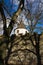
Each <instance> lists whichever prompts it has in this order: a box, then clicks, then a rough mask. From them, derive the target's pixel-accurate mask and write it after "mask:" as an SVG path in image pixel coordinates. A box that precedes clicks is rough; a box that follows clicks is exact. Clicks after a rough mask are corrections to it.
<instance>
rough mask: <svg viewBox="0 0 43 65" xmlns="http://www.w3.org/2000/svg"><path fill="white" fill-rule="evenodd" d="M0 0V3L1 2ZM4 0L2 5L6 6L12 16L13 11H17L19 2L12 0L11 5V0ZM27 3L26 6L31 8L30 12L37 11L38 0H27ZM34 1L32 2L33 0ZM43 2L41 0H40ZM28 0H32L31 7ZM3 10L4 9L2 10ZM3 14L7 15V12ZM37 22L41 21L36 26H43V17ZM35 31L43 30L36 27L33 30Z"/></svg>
mask: <svg viewBox="0 0 43 65" xmlns="http://www.w3.org/2000/svg"><path fill="white" fill-rule="evenodd" d="M1 1H2V0H0V3H1ZM3 1H4V6H5V7H6V8H7V10H8V12H9V13H10V15H11V16H13V13H14V12H16V11H17V9H18V5H19V2H18V0H13V5H12V0H3ZM27 1H28V3H27V7H28V9H30V10H31V13H32V14H36V13H37V12H38V5H39V3H38V2H39V0H32V1H31V0H27ZM33 1H34V2H33ZM41 1H42V2H43V0H41ZM30 2H32V8H31V6H30ZM4 11H5V10H4ZM5 15H7V13H6V12H5ZM39 22H40V23H41V22H42V23H41V24H40V23H38V24H37V25H36V27H42V28H43V19H41V20H39ZM35 31H36V32H43V30H39V29H36V30H35Z"/></svg>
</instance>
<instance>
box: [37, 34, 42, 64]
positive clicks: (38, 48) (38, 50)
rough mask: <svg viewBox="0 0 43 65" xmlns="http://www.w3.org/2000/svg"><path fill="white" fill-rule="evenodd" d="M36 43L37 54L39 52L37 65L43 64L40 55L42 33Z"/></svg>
mask: <svg viewBox="0 0 43 65" xmlns="http://www.w3.org/2000/svg"><path fill="white" fill-rule="evenodd" d="M37 39H38V40H37V43H36V54H37V65H41V56H40V45H39V44H40V35H38V38H37Z"/></svg>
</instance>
